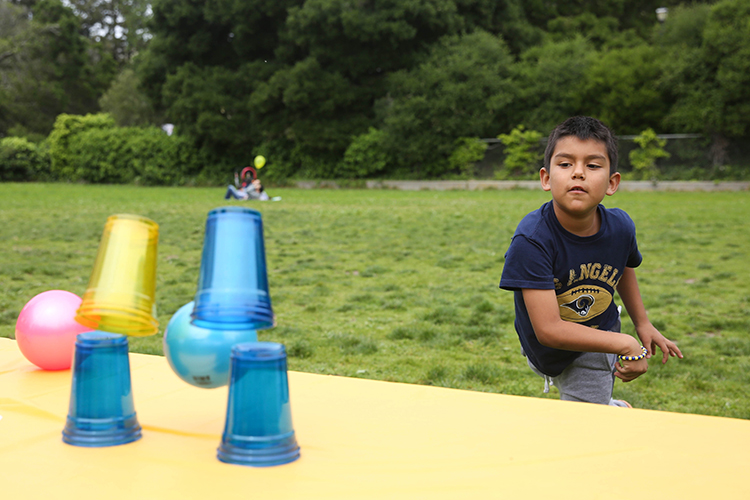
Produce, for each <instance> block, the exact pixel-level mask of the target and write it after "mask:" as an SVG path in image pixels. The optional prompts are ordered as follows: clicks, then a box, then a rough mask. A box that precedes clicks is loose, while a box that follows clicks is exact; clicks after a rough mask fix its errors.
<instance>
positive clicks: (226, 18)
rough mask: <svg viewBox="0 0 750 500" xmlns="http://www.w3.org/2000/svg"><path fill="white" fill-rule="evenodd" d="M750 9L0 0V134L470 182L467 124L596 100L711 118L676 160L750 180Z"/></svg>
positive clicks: (220, 172) (516, 2) (669, 119)
mask: <svg viewBox="0 0 750 500" xmlns="http://www.w3.org/2000/svg"><path fill="white" fill-rule="evenodd" d="M657 7H668V8H669V17H668V19H667V20H666V22H664V23H663V24H660V23H659V22H658V21H657V20H656V16H655V14H654V11H655V9H656V8H657ZM749 20H750V0H720V1H711V0H707V1H700V0H698V1H690V2H677V1H664V2H662V1H656V0H636V1H628V2H624V1H622V0H597V1H594V2H558V1H545V2H541V1H522V0H408V1H403V0H362V1H358V2H351V1H350V0H275V1H268V0H241V1H229V0H155V1H154V2H152V3H151V4H148V3H146V2H144V1H143V0H106V1H97V2H93V1H88V0H75V1H72V2H68V3H65V4H63V3H61V1H60V0H0V27H2V29H0V139H1V138H3V137H20V138H24V139H26V140H28V141H30V142H33V143H35V144H41V143H42V142H44V141H45V140H46V138H47V136H48V135H49V134H50V133H51V132H52V130H53V126H54V124H55V123H56V120H57V119H58V117H59V116H60V115H61V114H67V115H80V116H83V115H86V114H97V113H100V112H106V113H109V114H110V116H111V117H112V119H113V120H114V122H113V126H116V127H149V126H157V127H158V126H160V125H161V124H162V123H167V122H168V123H172V124H174V125H175V134H176V135H177V136H178V137H180V138H181V139H182V140H184V141H185V142H184V143H181V144H180V146H179V147H180V148H181V149H188V148H190V152H189V153H188V156H189V157H191V158H198V159H199V160H197V161H198V163H199V165H198V167H197V168H196V167H195V165H194V164H193V163H191V162H188V164H187V165H185V166H184V167H180V168H177V169H176V171H174V172H162V173H159V174H153V175H150V176H149V178H150V179H151V180H149V181H148V182H160V183H167V184H177V183H181V182H209V183H225V182H226V181H227V177H231V173H232V172H233V171H234V170H237V169H240V168H242V167H243V166H245V165H247V164H248V163H249V162H250V159H251V158H252V157H254V156H255V155H257V154H263V155H264V156H266V158H268V159H269V164H268V168H266V169H264V171H263V172H262V173H261V174H262V176H263V177H264V180H265V181H266V182H267V183H268V182H271V183H277V184H282V183H284V182H285V181H286V180H288V179H310V178H316V179H320V178H402V179H427V178H456V177H466V176H473V175H476V174H477V172H476V171H475V172H471V171H467V169H466V164H465V162H463V160H462V161H455V158H456V156H455V155H456V154H458V155H459V156H461V155H462V154H463V153H456V150H457V149H459V148H460V147H463V146H464V145H465V144H467V143H466V140H467V139H474V140H478V139H487V138H489V139H491V138H496V137H498V136H499V135H501V134H509V133H511V131H512V130H514V129H516V128H518V127H519V126H523V127H524V128H525V130H527V131H534V132H536V133H540V134H542V136H545V135H546V134H547V133H548V131H549V130H550V129H551V128H552V127H553V126H554V125H555V124H557V123H559V122H560V121H562V120H563V119H564V118H566V117H568V116H571V115H575V114H586V115H592V116H596V117H599V118H601V119H603V120H604V121H605V122H606V123H608V124H609V125H610V126H612V127H613V129H614V130H615V132H616V133H618V134H620V135H625V136H628V135H630V136H634V135H638V134H641V133H642V132H643V131H644V130H646V129H647V128H651V129H653V130H654V131H655V132H656V133H657V134H675V133H679V134H697V135H698V136H699V138H698V139H695V140H694V143H691V145H690V146H688V147H687V149H692V152H690V154H688V155H686V156H682V155H675V154H673V157H672V159H671V160H670V161H672V162H682V165H677V166H676V167H675V168H679V167H689V169H688V170H689V174H687V175H688V176H690V177H701V178H715V177H717V176H719V177H721V176H723V177H730V178H747V177H748V170H749V169H750V162H748V161H747V160H746V158H747V157H748V156H750V155H748V154H747V153H748V152H747V151H746V149H747V148H746V144H747V143H748V140H747V139H748V134H750V130H749V129H748V124H749V123H750V112H749V110H750V91H749V90H748V89H749V88H750V85H748V84H749V83H750V81H749V80H748V79H750V76H748V75H750V71H748V69H750V68H748V65H749V64H750V63H749V62H748V61H750V57H749V54H750V36H749V35H750V33H749V32H748V30H749V29H750V28H748V26H750V22H748V21H749ZM94 135H96V134H94ZM113 136H114V135H112V134H110V135H108V139H107V140H110V139H111V137H113ZM123 136H127V137H132V138H133V139H132V141H133V144H132V145H128V146H123V148H124V149H134V148H138V149H141V150H142V152H141V155H142V157H144V158H149V159H151V160H149V161H153V163H154V165H153V166H152V167H149V168H150V169H152V170H153V169H165V168H166V169H168V168H172V164H173V163H172V161H173V160H171V159H169V158H167V159H161V158H160V156H161V155H162V154H166V155H167V156H169V153H164V148H163V147H162V146H156V144H157V142H158V141H156V142H148V141H144V140H142V139H141V136H139V135H138V134H137V133H135V132H132V131H131V132H127V133H123V134H122V135H118V137H123ZM136 136H137V138H136ZM89 139H90V140H94V138H93V137H89ZM97 140H98V138H97ZM126 142H130V140H127V141H126ZM94 147H95V146H93V145H87V146H85V148H86V149H91V148H94ZM671 147H672V146H671V145H667V149H668V150H669V149H670V148H671ZM144 148H152V149H151V150H148V151H143V149H144ZM623 157H624V158H627V156H626V155H623ZM451 158H453V160H452V159H451ZM53 159H54V156H53ZM128 161H129V160H128ZM664 164H665V163H664V161H663V160H660V162H659V165H664ZM659 165H657V167H658V166H659ZM625 167H626V168H627V167H628V166H627V164H626V165H625ZM0 168H2V169H6V168H13V169H14V172H16V173H14V174H12V175H11V174H3V175H2V178H11V177H12V178H16V177H15V176H16V175H17V172H18V168H17V167H6V165H5V164H4V163H3V164H0ZM139 168H140V167H138V168H136V169H135V170H138V169H139ZM499 168H500V169H502V168H503V166H502V165H499ZM26 170H27V171H29V172H36V170H35V169H34V168H32V169H26ZM141 170H142V168H141ZM58 173H59V172H58ZM657 173H659V174H660V175H664V176H665V177H669V176H670V175H673V174H668V173H665V172H663V171H661V172H657ZM53 174H56V171H55V170H54V168H53V169H52V171H48V172H44V175H46V176H47V178H55V175H53ZM42 177H43V176H37V177H33V176H32V175H31V174H29V177H28V178H29V179H33V178H42ZM143 177H144V176H143V175H130V174H128V175H124V176H120V177H117V176H116V175H113V176H109V175H103V176H101V177H100V179H99V180H100V181H102V182H137V181H138V179H142V178H143ZM59 179H60V180H82V179H84V177H82V176H78V177H77V178H76V177H69V176H67V175H65V176H63V177H60V178H59ZM196 179H198V180H197V181H196ZM91 180H92V181H95V179H91Z"/></svg>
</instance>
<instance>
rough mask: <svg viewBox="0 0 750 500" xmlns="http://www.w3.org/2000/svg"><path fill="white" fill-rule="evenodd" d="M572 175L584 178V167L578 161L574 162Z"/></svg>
mask: <svg viewBox="0 0 750 500" xmlns="http://www.w3.org/2000/svg"><path fill="white" fill-rule="evenodd" d="M573 177H574V178H581V179H583V178H585V177H586V167H585V166H583V165H581V164H579V163H575V164H574V166H573Z"/></svg>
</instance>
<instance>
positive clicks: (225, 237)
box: [191, 207, 274, 330]
mask: <svg viewBox="0 0 750 500" xmlns="http://www.w3.org/2000/svg"><path fill="white" fill-rule="evenodd" d="M191 317H192V323H193V324H194V325H196V326H199V327H201V328H205V329H208V330H263V329H266V328H271V327H272V326H273V325H274V315H273V308H272V306H271V295H270V294H269V291H268V274H267V271H266V250H265V243H264V241H263V220H262V219H261V214H260V212H258V211H256V210H252V209H249V208H243V207H223V208H217V209H215V210H211V211H210V212H209V213H208V218H207V219H206V233H205V236H204V239H203V255H202V258H201V269H200V275H199V278H198V290H197V293H196V295H195V306H194V309H193V313H192V315H191Z"/></svg>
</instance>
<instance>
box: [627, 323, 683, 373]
mask: <svg viewBox="0 0 750 500" xmlns="http://www.w3.org/2000/svg"><path fill="white" fill-rule="evenodd" d="M635 331H636V333H637V334H638V338H639V339H641V343H642V344H643V347H645V348H646V351H648V352H647V354H646V358H647V359H650V358H651V356H653V355H654V353H655V352H656V346H659V349H661V352H662V353H664V355H663V356H662V360H661V362H662V364H664V363H666V362H667V360H668V359H669V356H672V357H675V356H677V357H678V358H680V359H682V358H683V356H682V352H681V351H680V348H679V347H677V344H675V343H674V342H672V341H671V340H669V339H668V338H666V337H665V336H664V335H662V334H661V332H659V330H657V329H656V328H655V327H654V325H652V324H651V323H648V324H647V325H645V326H642V327H641V328H638V327H636V329H635Z"/></svg>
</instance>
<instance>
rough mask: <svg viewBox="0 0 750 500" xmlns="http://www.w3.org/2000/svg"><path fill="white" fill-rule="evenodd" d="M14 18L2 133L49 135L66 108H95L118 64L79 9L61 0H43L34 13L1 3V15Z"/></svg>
mask: <svg viewBox="0 0 750 500" xmlns="http://www.w3.org/2000/svg"><path fill="white" fill-rule="evenodd" d="M9 17H10V18H11V19H15V20H16V23H15V24H14V28H13V29H11V30H9V31H7V32H6V31H3V34H2V35H0V53H1V54H3V56H2V61H0V64H1V65H2V72H1V73H0V95H1V96H2V97H3V99H2V101H0V134H7V133H8V131H9V130H10V129H11V128H12V129H14V130H15V131H19V130H23V131H25V132H24V133H25V134H34V133H36V134H44V135H46V134H47V133H49V131H50V130H51V129H52V125H53V123H54V120H55V117H56V116H57V115H58V114H60V113H62V112H70V113H86V112H89V111H95V110H96V109H97V99H98V97H99V96H100V95H101V93H102V92H103V91H104V90H105V89H106V88H107V87H108V86H109V82H110V81H111V79H112V77H113V76H114V64H113V61H112V59H111V58H109V57H107V56H106V55H105V54H102V53H101V52H99V51H97V49H96V47H94V46H92V45H91V44H90V42H89V41H88V39H86V38H85V37H83V36H81V34H80V24H79V22H78V20H77V18H76V17H75V15H74V14H73V12H72V11H71V10H70V9H69V8H67V7H65V6H64V5H63V4H62V3H61V2H60V1H59V0H40V1H39V2H37V3H36V4H35V5H34V10H33V15H32V12H30V11H29V10H28V9H26V8H24V7H16V6H12V5H8V3H7V2H2V3H0V19H6V20H7V19H8V18H9ZM0 22H2V21H0ZM6 33H8V35H7V36H6Z"/></svg>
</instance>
